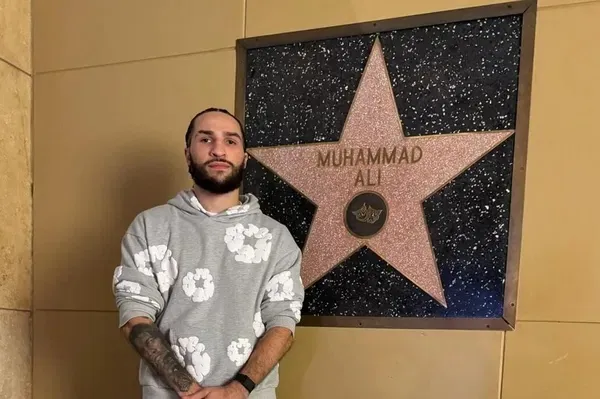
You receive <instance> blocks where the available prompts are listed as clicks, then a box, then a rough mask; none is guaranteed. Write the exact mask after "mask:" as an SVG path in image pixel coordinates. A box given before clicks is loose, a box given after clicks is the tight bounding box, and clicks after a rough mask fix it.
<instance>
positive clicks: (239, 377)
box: [233, 373, 256, 393]
mask: <svg viewBox="0 0 600 399" xmlns="http://www.w3.org/2000/svg"><path fill="white" fill-rule="evenodd" d="M233 379H234V380H235V381H237V382H239V383H240V384H242V386H243V387H244V388H246V390H248V393H251V392H252V391H253V390H254V388H255V387H256V384H255V383H254V381H252V380H251V379H250V377H248V376H247V375H246V374H242V373H237V374H236V375H235V377H233Z"/></svg>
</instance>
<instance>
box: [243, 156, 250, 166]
mask: <svg viewBox="0 0 600 399" xmlns="http://www.w3.org/2000/svg"><path fill="white" fill-rule="evenodd" d="M249 157H250V156H249V155H248V153H247V152H245V153H244V169H246V165H247V164H248V158H249Z"/></svg>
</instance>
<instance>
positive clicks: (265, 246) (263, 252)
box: [223, 223, 273, 263]
mask: <svg viewBox="0 0 600 399" xmlns="http://www.w3.org/2000/svg"><path fill="white" fill-rule="evenodd" d="M246 238H250V239H254V245H250V244H248V243H246ZM223 239H224V241H225V244H226V245H227V249H228V250H229V252H232V253H235V254H236V255H235V260H236V261H238V262H242V263H260V262H263V261H267V260H268V259H269V255H270V254H271V240H272V239H273V235H272V234H271V233H270V232H269V229H267V228H266V227H260V228H259V227H258V226H256V225H254V224H252V223H250V224H248V227H247V228H246V227H244V225H242V224H241V223H238V224H236V225H235V226H232V227H228V228H227V229H226V230H225V237H224V238H223Z"/></svg>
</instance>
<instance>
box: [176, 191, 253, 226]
mask: <svg viewBox="0 0 600 399" xmlns="http://www.w3.org/2000/svg"><path fill="white" fill-rule="evenodd" d="M167 204H168V205H171V206H174V207H175V208H177V209H179V210H180V211H182V212H185V213H187V214H190V215H195V216H203V217H210V218H212V219H214V220H215V221H223V222H229V223H231V221H232V220H235V219H240V218H243V217H245V216H247V215H249V214H253V213H261V212H262V211H261V209H260V204H259V202H258V198H256V196H254V195H253V194H242V195H240V204H239V205H236V206H232V207H231V208H228V209H225V210H224V211H222V212H220V213H217V214H214V215H212V214H208V213H207V212H206V211H205V210H204V209H203V208H202V205H201V204H200V202H199V201H198V198H196V195H195V194H194V192H193V191H192V190H182V191H180V192H178V193H177V195H176V196H175V197H173V198H172V199H170V200H169V201H168V202H167Z"/></svg>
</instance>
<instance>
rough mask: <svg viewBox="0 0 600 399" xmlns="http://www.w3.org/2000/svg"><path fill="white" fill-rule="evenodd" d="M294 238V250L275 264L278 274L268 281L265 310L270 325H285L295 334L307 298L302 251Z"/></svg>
mask: <svg viewBox="0 0 600 399" xmlns="http://www.w3.org/2000/svg"><path fill="white" fill-rule="evenodd" d="M289 240H292V243H293V245H292V247H293V249H292V250H291V251H288V252H287V253H286V254H285V255H284V256H282V257H281V258H280V259H279V260H278V261H277V264H276V265H275V271H274V275H273V276H272V277H271V278H270V280H269V282H268V283H267V286H266V290H265V296H264V298H263V301H262V305H261V313H262V319H263V322H264V323H265V325H266V329H267V330H269V329H271V328H273V327H285V328H287V329H289V330H290V331H291V332H292V334H295V329H296V325H297V324H298V323H299V322H300V318H301V316H300V314H301V310H302V305H303V302H304V286H303V284H302V279H301V277H300V266H301V262H302V252H301V251H300V248H298V246H297V245H296V244H295V242H293V238H292V237H291V235H290V236H289Z"/></svg>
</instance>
